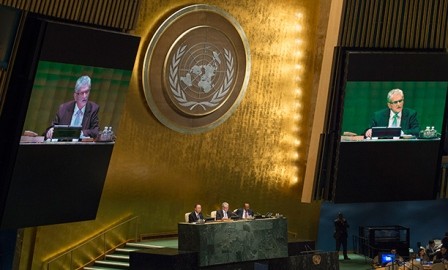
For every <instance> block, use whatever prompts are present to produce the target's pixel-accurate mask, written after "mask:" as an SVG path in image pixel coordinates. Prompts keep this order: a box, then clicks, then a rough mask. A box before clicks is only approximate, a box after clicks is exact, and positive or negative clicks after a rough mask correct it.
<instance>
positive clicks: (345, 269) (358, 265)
mask: <svg viewBox="0 0 448 270" xmlns="http://www.w3.org/2000/svg"><path fill="white" fill-rule="evenodd" d="M348 257H349V258H350V259H351V260H347V261H345V260H343V258H344V257H343V256H342V255H340V256H339V270H370V269H372V267H371V265H370V263H369V262H368V261H367V260H366V259H365V258H364V256H361V255H358V254H349V256H348Z"/></svg>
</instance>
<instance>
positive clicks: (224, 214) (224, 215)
mask: <svg viewBox="0 0 448 270" xmlns="http://www.w3.org/2000/svg"><path fill="white" fill-rule="evenodd" d="M234 215H235V216H236V214H235V213H233V212H230V211H229V204H228V203H227V202H223V203H222V205H221V209H220V210H218V211H216V220H228V219H230V218H231V217H232V216H234Z"/></svg>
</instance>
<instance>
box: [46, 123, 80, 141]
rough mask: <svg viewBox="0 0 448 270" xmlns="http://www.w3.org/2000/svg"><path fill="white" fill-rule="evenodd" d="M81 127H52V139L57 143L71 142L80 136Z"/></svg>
mask: <svg viewBox="0 0 448 270" xmlns="http://www.w3.org/2000/svg"><path fill="white" fill-rule="evenodd" d="M81 129H82V127H81V126H68V125H54V130H53V139H57V140H58V141H73V140H74V139H75V140H76V139H79V137H80V136H81Z"/></svg>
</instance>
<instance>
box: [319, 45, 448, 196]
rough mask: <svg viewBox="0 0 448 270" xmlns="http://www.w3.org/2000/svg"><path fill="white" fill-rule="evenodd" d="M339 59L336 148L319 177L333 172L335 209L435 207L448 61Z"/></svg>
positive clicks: (377, 54) (418, 56)
mask: <svg viewBox="0 0 448 270" xmlns="http://www.w3.org/2000/svg"><path fill="white" fill-rule="evenodd" d="M342 54H343V55H344V57H343V59H344V60H343V61H341V63H340V66H339V70H340V71H341V72H340V73H338V74H340V76H341V77H340V83H339V87H337V88H335V89H334V91H335V92H334V93H333V100H332V104H335V106H334V107H332V109H331V111H330V112H329V115H330V118H329V119H331V120H330V125H329V126H330V127H331V128H330V129H329V134H328V135H327V138H330V139H328V140H330V141H331V140H333V144H331V143H330V144H328V143H327V144H326V145H327V147H326V148H325V149H324V151H325V153H322V156H323V157H324V158H325V160H327V161H328V163H325V162H323V164H327V165H326V166H327V167H324V169H323V170H322V171H324V172H326V171H328V172H330V173H329V174H328V175H329V178H328V179H329V180H328V179H327V180H326V181H329V182H327V184H328V186H329V188H330V191H329V192H328V194H330V195H329V196H328V198H330V199H331V200H333V201H334V202H336V203H350V202H385V201H406V200H431V199H435V198H436V195H437V190H438V188H439V184H440V182H439V179H440V167H441V165H440V164H441V163H440V162H441V156H442V154H443V151H444V148H445V137H446V134H445V131H446V117H445V115H446V107H447V106H446V103H447V90H448V54H447V53H446V52H416V51H352V50H346V51H344V50H343V52H342ZM427 129H429V130H430V132H425V130H427ZM332 134H337V135H335V136H332ZM328 145H330V147H328Z"/></svg>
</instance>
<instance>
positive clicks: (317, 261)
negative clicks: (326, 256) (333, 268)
mask: <svg viewBox="0 0 448 270" xmlns="http://www.w3.org/2000/svg"><path fill="white" fill-rule="evenodd" d="M321 261H322V257H321V256H320V255H318V254H316V255H313V264H314V265H319V264H320V262H321Z"/></svg>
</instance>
